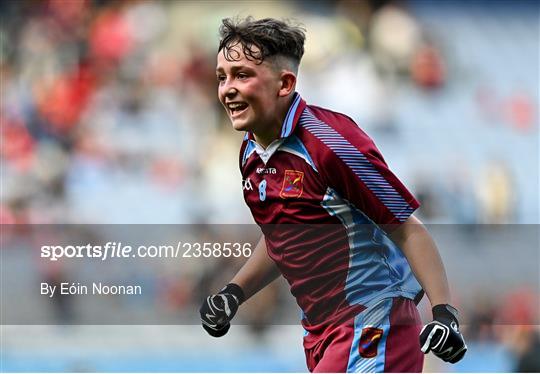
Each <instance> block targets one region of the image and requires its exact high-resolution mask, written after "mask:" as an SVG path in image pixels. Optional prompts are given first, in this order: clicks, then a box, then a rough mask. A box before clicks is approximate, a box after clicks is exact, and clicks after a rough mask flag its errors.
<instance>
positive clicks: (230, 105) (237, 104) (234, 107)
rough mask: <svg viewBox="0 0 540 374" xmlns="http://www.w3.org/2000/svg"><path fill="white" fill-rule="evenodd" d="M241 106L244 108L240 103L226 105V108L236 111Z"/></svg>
mask: <svg viewBox="0 0 540 374" xmlns="http://www.w3.org/2000/svg"><path fill="white" fill-rule="evenodd" d="M242 106H244V104H242V103H232V104H229V105H228V107H229V108H230V109H233V110H234V109H238V108H240V107H242Z"/></svg>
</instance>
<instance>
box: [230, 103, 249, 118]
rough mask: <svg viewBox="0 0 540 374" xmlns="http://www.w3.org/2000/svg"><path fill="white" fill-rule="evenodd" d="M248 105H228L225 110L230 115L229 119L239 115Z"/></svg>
mask: <svg viewBox="0 0 540 374" xmlns="http://www.w3.org/2000/svg"><path fill="white" fill-rule="evenodd" d="M247 107H248V105H247V104H246V103H228V104H227V108H228V109H229V112H230V113H231V117H237V116H239V115H240V114H242V113H243V112H244V111H245V110H246V109H247Z"/></svg>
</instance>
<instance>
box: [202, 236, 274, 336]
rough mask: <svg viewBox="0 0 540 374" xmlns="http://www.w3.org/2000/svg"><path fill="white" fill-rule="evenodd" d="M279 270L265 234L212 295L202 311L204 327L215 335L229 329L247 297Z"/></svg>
mask: <svg viewBox="0 0 540 374" xmlns="http://www.w3.org/2000/svg"><path fill="white" fill-rule="evenodd" d="M279 274H280V273H279V270H278V268H277V266H276V264H275V263H274V261H272V259H270V257H269V256H268V253H267V251H266V241H265V238H264V236H262V237H261V240H259V243H257V246H256V247H255V249H254V250H253V254H252V255H251V257H250V258H249V259H248V260H247V262H246V263H245V264H244V266H242V268H241V269H240V270H239V271H238V273H237V274H236V275H235V276H234V278H233V279H232V280H231V282H230V283H229V284H227V285H226V286H225V287H224V288H223V289H222V290H221V291H220V292H219V293H217V294H215V295H210V296H208V297H207V298H206V300H205V301H204V302H203V304H202V305H201V308H200V310H199V313H200V315H201V322H202V326H203V328H204V329H205V330H206V331H207V332H208V333H209V334H210V335H212V336H214V337H220V336H223V335H225V334H226V333H227V331H229V328H230V327H231V323H230V321H231V319H232V318H233V317H234V315H235V314H236V311H237V310H238V307H239V306H240V304H242V303H243V302H244V301H245V300H247V299H249V298H250V297H251V296H253V295H254V294H256V293H257V292H258V291H260V290H261V289H263V288H264V287H265V286H267V285H268V284H269V283H270V282H272V281H273V280H274V279H276V278H277V277H278V276H279Z"/></svg>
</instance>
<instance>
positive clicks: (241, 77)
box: [236, 73, 248, 79]
mask: <svg viewBox="0 0 540 374" xmlns="http://www.w3.org/2000/svg"><path fill="white" fill-rule="evenodd" d="M236 76H237V77H238V79H246V78H247V77H248V75H247V74H246V73H238V74H237V75H236Z"/></svg>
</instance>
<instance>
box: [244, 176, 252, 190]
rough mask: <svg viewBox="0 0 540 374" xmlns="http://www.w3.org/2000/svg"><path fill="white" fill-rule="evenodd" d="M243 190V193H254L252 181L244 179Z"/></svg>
mask: <svg viewBox="0 0 540 374" xmlns="http://www.w3.org/2000/svg"><path fill="white" fill-rule="evenodd" d="M242 190H243V191H252V190H253V185H252V184H251V179H249V178H248V179H244V180H242Z"/></svg>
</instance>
